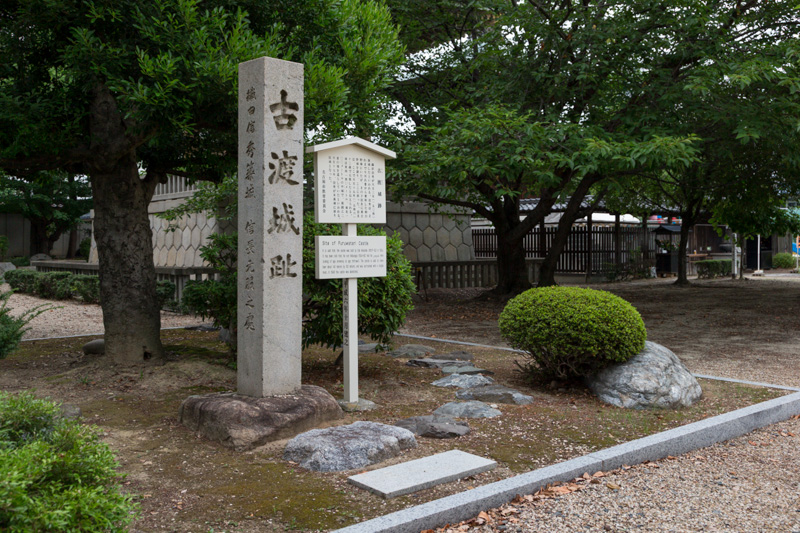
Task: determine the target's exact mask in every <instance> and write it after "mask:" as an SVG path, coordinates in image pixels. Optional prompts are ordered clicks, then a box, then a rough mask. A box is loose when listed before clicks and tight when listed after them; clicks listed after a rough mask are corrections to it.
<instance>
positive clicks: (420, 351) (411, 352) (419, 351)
mask: <svg viewBox="0 0 800 533" xmlns="http://www.w3.org/2000/svg"><path fill="white" fill-rule="evenodd" d="M435 352H436V350H434V349H433V348H431V347H430V346H425V345H424V344H406V345H405V346H401V347H399V348H397V349H396V350H392V351H391V352H386V355H388V356H389V357H394V358H395V359H414V358H415V357H425V356H426V355H428V354H431V353H435Z"/></svg>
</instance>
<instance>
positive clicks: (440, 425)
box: [395, 415, 469, 439]
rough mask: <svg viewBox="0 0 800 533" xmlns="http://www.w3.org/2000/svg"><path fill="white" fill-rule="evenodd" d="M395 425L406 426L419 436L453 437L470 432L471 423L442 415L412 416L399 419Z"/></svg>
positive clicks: (434, 437)
mask: <svg viewBox="0 0 800 533" xmlns="http://www.w3.org/2000/svg"><path fill="white" fill-rule="evenodd" d="M395 426H398V427H401V428H405V429H407V430H409V431H411V432H412V433H413V434H414V435H417V436H419V437H428V438H430V439H453V438H456V437H461V436H463V435H466V434H467V433H469V425H468V424H467V423H466V422H459V421H458V420H455V419H454V418H451V417H449V416H442V415H426V416H412V417H411V418H406V419H403V420H399V421H397V422H396V423H395Z"/></svg>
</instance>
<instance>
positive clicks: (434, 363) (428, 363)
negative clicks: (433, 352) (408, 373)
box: [406, 357, 453, 368]
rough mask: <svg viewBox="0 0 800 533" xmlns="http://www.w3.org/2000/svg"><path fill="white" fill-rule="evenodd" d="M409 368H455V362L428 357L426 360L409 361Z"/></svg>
mask: <svg viewBox="0 0 800 533" xmlns="http://www.w3.org/2000/svg"><path fill="white" fill-rule="evenodd" d="M406 365H408V366H419V367H422V368H442V367H445V366H453V361H451V360H449V359H439V358H438V357H437V358H432V357H426V358H424V359H409V360H408V361H406Z"/></svg>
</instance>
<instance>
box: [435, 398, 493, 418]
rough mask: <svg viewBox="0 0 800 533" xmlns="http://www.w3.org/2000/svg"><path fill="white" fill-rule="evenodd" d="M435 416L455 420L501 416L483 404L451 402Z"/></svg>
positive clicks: (475, 401) (439, 409) (436, 411)
mask: <svg viewBox="0 0 800 533" xmlns="http://www.w3.org/2000/svg"><path fill="white" fill-rule="evenodd" d="M433 414H435V415H444V416H452V417H453V418H494V417H496V416H500V415H502V414H503V413H501V412H500V411H499V410H497V409H495V408H494V407H490V406H489V405H486V404H485V403H483V402H479V401H477V400H473V401H471V402H450V403H446V404H444V405H443V406H441V407H439V408H438V409H437V410H435V411H434V412H433Z"/></svg>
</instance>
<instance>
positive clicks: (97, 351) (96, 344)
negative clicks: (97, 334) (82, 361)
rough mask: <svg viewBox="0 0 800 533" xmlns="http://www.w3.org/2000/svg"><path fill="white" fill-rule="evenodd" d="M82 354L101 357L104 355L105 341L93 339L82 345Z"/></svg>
mask: <svg viewBox="0 0 800 533" xmlns="http://www.w3.org/2000/svg"><path fill="white" fill-rule="evenodd" d="M83 353H84V354H86V355H103V354H104V353H106V341H105V340H104V339H94V340H92V341H89V342H87V343H86V344H84V345H83Z"/></svg>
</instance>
